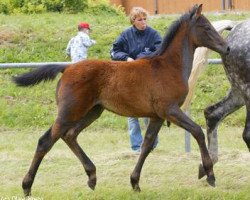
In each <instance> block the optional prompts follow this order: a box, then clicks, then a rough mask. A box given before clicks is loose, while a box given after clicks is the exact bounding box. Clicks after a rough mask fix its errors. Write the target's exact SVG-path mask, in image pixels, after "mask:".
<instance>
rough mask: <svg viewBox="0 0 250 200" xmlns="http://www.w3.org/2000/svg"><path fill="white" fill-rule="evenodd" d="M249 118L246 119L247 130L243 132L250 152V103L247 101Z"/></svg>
mask: <svg viewBox="0 0 250 200" xmlns="http://www.w3.org/2000/svg"><path fill="white" fill-rule="evenodd" d="M246 109H247V117H246V123H245V129H244V132H243V139H244V141H245V143H246V145H247V147H248V150H249V151H250V103H249V100H247V105H246Z"/></svg>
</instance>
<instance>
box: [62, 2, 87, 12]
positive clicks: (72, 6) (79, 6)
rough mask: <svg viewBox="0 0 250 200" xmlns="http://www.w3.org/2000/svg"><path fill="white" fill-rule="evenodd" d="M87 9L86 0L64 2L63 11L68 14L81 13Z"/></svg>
mask: <svg viewBox="0 0 250 200" xmlns="http://www.w3.org/2000/svg"><path fill="white" fill-rule="evenodd" d="M87 7H88V2H87V0H64V8H65V9H64V10H65V11H67V12H70V13H78V12H81V11H83V10H84V9H86V8H87Z"/></svg>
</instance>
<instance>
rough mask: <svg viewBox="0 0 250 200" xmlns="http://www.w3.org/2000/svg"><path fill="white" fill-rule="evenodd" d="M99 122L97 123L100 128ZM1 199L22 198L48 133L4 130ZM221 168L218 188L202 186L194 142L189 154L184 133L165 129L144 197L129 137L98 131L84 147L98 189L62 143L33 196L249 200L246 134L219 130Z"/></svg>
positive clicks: (89, 133) (149, 165)
mask: <svg viewBox="0 0 250 200" xmlns="http://www.w3.org/2000/svg"><path fill="white" fill-rule="evenodd" d="M98 123H99V122H97V124H98ZM0 130H1V137H0V143H1V149H0V163H1V167H0V174H1V180H0V185H1V187H0V198H1V197H11V196H18V197H22V189H21V182H22V178H23V177H24V175H25V173H26V172H27V170H28V168H29V165H30V163H31V159H32V156H33V153H34V151H35V149H36V144H37V140H38V138H39V137H40V135H41V133H42V132H44V131H45V130H41V129H35V128H34V129H22V130H18V129H6V128H1V129H0ZM219 132H220V134H219V146H220V148H219V154H220V155H219V162H218V163H217V164H216V165H215V167H214V172H215V175H216V178H217V179H216V180H217V187H216V188H211V187H209V186H208V184H207V183H206V181H205V179H202V180H198V179H197V172H198V164H199V163H200V155H199V151H198V147H197V144H196V142H195V141H194V140H193V139H192V141H191V144H192V152H191V153H185V152H184V134H183V130H182V129H179V128H176V127H172V128H171V129H169V128H167V127H163V129H162V130H161V131H160V143H159V145H158V147H157V149H155V150H154V151H153V153H151V154H150V155H149V156H148V158H147V160H146V162H145V164H144V167H143V171H142V174H141V181H140V186H141V189H142V192H141V193H135V192H133V191H132V189H131V186H130V183H129V176H130V173H131V172H132V170H133V167H134V166H135V163H136V161H137V158H138V155H137V154H134V153H132V152H131V151H130V148H129V137H128V133H127V131H123V130H117V129H108V128H103V129H102V130H100V129H96V128H95V126H92V127H90V128H88V129H86V130H85V131H83V133H81V135H80V136H79V143H80V145H81V146H82V147H83V149H84V151H85V152H86V153H87V154H88V155H89V156H90V158H91V159H92V161H93V162H94V163H95V165H96V167H97V177H98V181H97V187H96V190H95V191H91V190H90V189H89V188H88V187H87V184H86V182H87V176H86V174H85V172H84V169H83V168H82V166H81V164H80V162H79V160H78V159H77V158H76V157H75V156H74V154H73V153H72V152H71V151H70V150H69V148H68V147H67V145H66V144H65V143H63V142H62V141H61V140H60V141H58V142H57V143H56V144H55V146H54V147H53V148H52V150H51V151H50V152H49V153H48V154H47V155H46V156H45V158H44V160H43V162H42V164H41V166H40V168H39V170H38V173H37V176H36V179H35V182H34V185H33V190H32V195H33V197H40V198H43V199H53V200H54V199H58V200H59V199H72V200H73V199H176V200H178V199H230V200H232V199H249V198H250V194H249V189H250V182H249V179H250V168H249V162H250V154H249V152H247V149H246V146H245V144H244V142H243V140H242V138H241V132H242V130H241V128H222V129H220V130H219Z"/></svg>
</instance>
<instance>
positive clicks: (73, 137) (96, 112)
mask: <svg viewBox="0 0 250 200" xmlns="http://www.w3.org/2000/svg"><path fill="white" fill-rule="evenodd" d="M102 112H103V107H102V106H100V105H97V106H95V107H93V108H92V109H91V110H90V111H89V112H88V113H87V114H86V115H85V116H84V117H83V118H82V119H81V120H80V121H79V122H78V123H77V124H76V125H75V126H74V127H73V128H72V129H70V130H69V131H68V132H67V133H66V134H65V135H64V136H63V137H62V139H63V140H64V141H65V143H66V144H67V145H68V146H69V147H70V149H71V150H72V151H73V152H74V154H75V155H76V156H77V157H78V159H79V160H80V161H81V163H82V165H83V167H84V169H85V171H86V173H87V175H88V177H89V180H88V186H89V187H90V188H91V189H92V190H94V189H95V185H96V167H95V165H94V164H93V163H92V161H91V160H90V159H89V158H88V156H87V155H86V154H85V153H84V151H83V150H82V148H81V147H80V146H79V144H78V142H77V136H78V135H79V133H80V132H81V130H83V129H84V128H86V127H87V126H89V125H90V124H91V123H92V122H93V121H95V120H96V119H97V118H98V117H100V115H101V113H102Z"/></svg>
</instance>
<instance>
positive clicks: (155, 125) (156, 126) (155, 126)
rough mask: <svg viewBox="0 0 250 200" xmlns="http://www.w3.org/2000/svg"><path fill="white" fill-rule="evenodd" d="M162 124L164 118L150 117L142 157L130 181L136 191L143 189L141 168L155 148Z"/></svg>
mask: <svg viewBox="0 0 250 200" xmlns="http://www.w3.org/2000/svg"><path fill="white" fill-rule="evenodd" d="M162 124H163V120H162V119H153V118H151V119H150V122H149V125H148V128H147V131H146V134H145V137H144V141H143V144H142V148H141V154H140V157H139V159H138V162H137V164H136V166H135V168H134V171H133V172H132V174H131V176H130V182H131V185H132V187H133V189H134V190H135V191H138V192H140V191H141V189H140V187H139V180H140V175H141V169H142V166H143V164H144V161H145V160H146V158H147V156H148V154H149V153H150V151H151V150H152V148H153V145H154V141H155V139H156V137H157V135H158V132H159V130H160V128H161V126H162Z"/></svg>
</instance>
